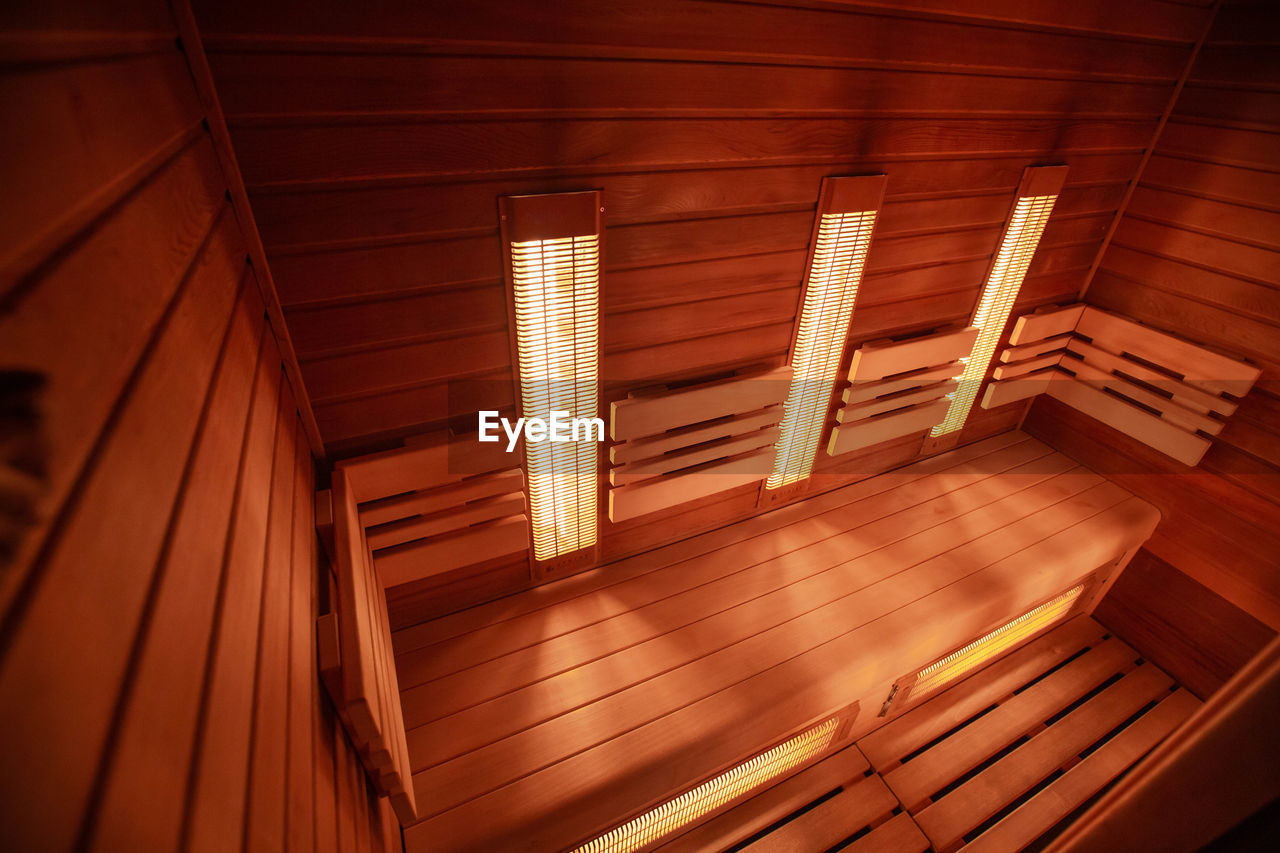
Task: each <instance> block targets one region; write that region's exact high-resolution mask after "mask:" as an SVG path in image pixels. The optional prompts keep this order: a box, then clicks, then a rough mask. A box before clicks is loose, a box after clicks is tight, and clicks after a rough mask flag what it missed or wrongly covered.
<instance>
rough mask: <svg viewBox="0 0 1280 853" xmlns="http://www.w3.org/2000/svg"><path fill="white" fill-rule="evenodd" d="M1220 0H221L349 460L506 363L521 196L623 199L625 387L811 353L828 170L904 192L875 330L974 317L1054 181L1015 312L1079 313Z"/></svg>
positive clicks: (888, 239)
mask: <svg viewBox="0 0 1280 853" xmlns="http://www.w3.org/2000/svg"><path fill="white" fill-rule="evenodd" d="M1209 5H1210V4H1209V2H1208V0H1206V2H1173V1H1172V0H1126V2H1115V0H1080V1H1079V2H1073V3H1058V2H1018V3H1010V2H1005V0H967V2H958V0H948V2H940V1H939V0H911V2H903V3H884V2H856V3H855V2H825V0H807V2H795V3H784V2H765V3H739V2H674V0H657V2H654V0H643V2H640V0H624V2H616V3H607V4H605V3H597V2H592V1H591V0H576V1H575V2H567V3H554V4H539V3H527V2H518V0H482V2H474V3H460V4H412V3H406V4H402V5H400V7H399V8H396V9H386V8H379V9H378V10H377V11H376V13H375V12H374V11H371V10H366V9H365V8H364V7H363V6H361V5H359V4H322V5H321V6H320V7H317V6H316V5H314V4H301V3H289V2H286V3H271V4H264V3H256V2H244V0H234V2H226V0H221V1H220V2H216V3H215V2H211V1H210V2H197V3H196V4H195V6H196V15H197V19H198V22H199V24H200V27H201V31H202V34H203V38H204V42H205V47H206V50H207V52H208V54H209V60H210V64H211V66H212V69H213V73H214V78H215V83H216V88H217V91H218V94H219V96H220V98H221V102H222V106H223V109H224V111H225V113H226V115H227V121H228V125H229V127H230V130H231V136H232V141H233V143H234V146H235V151H236V154H237V156H238V158H239V163H240V167H241V169H242V171H243V174H244V178H245V182H246V184H247V186H248V190H249V195H250V198H251V201H252V205H253V210H254V214H255V216H256V218H257V222H258V226H259V228H260V230H261V234H262V238H263V241H264V243H265V245H266V251H267V256H268V259H269V261H270V265H271V269H272V272H273V274H274V277H275V281H276V284H277V287H278V290H279V294H280V299H281V301H282V303H283V305H284V310H285V315H286V318H287V323H288V326H289V330H290V332H291V334H292V337H293V340H294V343H295V345H296V348H297V351H298V355H299V357H300V360H301V362H302V371H303V375H304V379H305V383H306V387H307V392H308V395H309V396H310V397H311V400H312V402H313V404H314V408H315V413H316V417H317V419H318V421H319V424H320V429H321V433H322V435H323V437H324V440H325V443H326V448H327V450H328V451H329V453H330V455H336V456H342V455H350V454H351V453H355V452H360V451H364V450H368V449H373V448H377V447H380V446H386V445H388V444H389V443H392V442H394V441H395V440H396V439H397V438H398V437H400V436H403V435H406V434H409V433H413V432H419V431H422V430H423V429H425V428H429V427H431V426H436V425H439V424H440V422H441V421H442V419H443V418H444V416H445V412H446V399H447V383H448V381H449V380H450V379H453V378H459V377H470V378H481V379H486V378H492V379H501V380H505V379H507V378H508V377H509V376H510V356H509V347H508V337H507V331H506V315H505V310H504V303H503V298H504V297H503V285H502V282H501V269H502V268H501V254H500V246H499V241H498V217H497V205H496V198H497V196H499V195H501V194H505V193H517V192H518V193H526V192H548V191H560V190H570V189H584V188H602V189H603V191H604V198H605V203H606V206H607V213H606V217H605V220H606V225H607V231H606V240H605V245H606V270H605V276H604V284H603V287H604V292H603V298H602V311H603V313H604V318H603V327H602V344H603V350H604V358H603V362H602V378H603V379H604V381H605V385H606V393H607V395H609V396H619V395H622V394H624V393H625V392H626V391H628V390H631V389H634V388H637V387H640V386H644V385H648V384H653V383H656V382H662V381H667V380H672V379H682V378H698V377H703V376H709V375H713V374H717V373H722V372H725V371H728V370H732V369H735V368H740V367H745V366H750V365H767V364H777V363H781V362H782V361H784V360H785V358H786V350H787V348H788V345H789V342H790V337H791V332H792V327H793V322H794V319H795V315H796V312H797V307H798V297H799V293H800V279H801V276H802V274H803V268H804V260H805V254H806V247H807V243H808V240H809V236H810V230H811V226H812V221H813V210H814V205H815V202H816V199H817V194H818V187H819V182H820V179H821V178H822V177H823V176H825V175H838V174H856V173H867V172H880V171H882V172H885V173H887V175H888V190H887V203H886V205H885V208H884V210H883V213H882V215H881V219H880V223H879V228H878V230H877V234H876V238H875V241H874V242H873V244H872V247H871V251H870V255H869V258H868V267H867V277H866V280H865V282H864V285H863V288H862V292H861V296H860V298H859V302H858V305H857V309H856V311H855V315H854V320H853V327H852V330H851V336H850V337H851V342H853V343H854V344H856V343H858V342H860V341H863V340H869V339H873V338H877V337H883V336H884V335H886V334H890V333H895V334H896V333H899V332H910V331H924V330H929V329H934V328H938V327H941V326H944V325H947V324H951V323H955V322H960V321H964V320H967V319H968V317H969V315H970V312H971V311H972V309H973V306H974V303H975V301H976V299H977V296H978V291H979V288H980V286H981V283H982V280H983V276H984V273H985V271H986V268H987V266H988V264H989V261H990V258H991V254H992V252H993V251H994V249H995V246H996V242H997V240H998V238H999V233H1000V228H1001V225H1002V222H1003V219H1004V217H1005V216H1006V214H1007V212H1008V208H1009V203H1010V199H1011V195H1012V192H1013V190H1014V188H1015V186H1016V185H1017V182H1018V179H1019V176H1020V174H1021V172H1022V169H1023V168H1024V167H1025V166H1027V165H1029V164H1035V163H1066V164H1068V165H1069V166H1070V172H1069V176H1068V184H1067V187H1066V189H1065V191H1064V192H1063V194H1062V196H1061V198H1060V200H1059V202H1058V206H1057V208H1056V209H1055V211H1054V215H1053V218H1052V220H1051V222H1050V224H1049V227H1048V229H1047V231H1046V233H1045V236H1044V240H1043V243H1042V246H1041V249H1040V251H1039V252H1038V253H1037V256H1036V259H1035V262H1034V263H1033V265H1032V268H1031V271H1030V274H1029V276H1028V279H1027V281H1026V283H1025V285H1024V287H1023V291H1022V297H1021V299H1020V305H1019V309H1021V308H1029V307H1033V306H1035V305H1038V304H1044V303H1049V302H1055V301H1063V300H1070V299H1073V298H1074V297H1075V296H1076V294H1077V293H1078V292H1079V290H1080V289H1081V287H1082V285H1083V284H1084V283H1085V281H1086V278H1087V273H1088V271H1089V270H1090V267H1091V265H1092V264H1093V263H1094V261H1095V259H1096V258H1097V257H1098V254H1099V251H1100V249H1101V248H1102V245H1103V239H1104V237H1105V235H1106V234H1107V232H1108V229H1109V228H1110V226H1111V224H1112V221H1113V219H1114V215H1115V212H1116V210H1117V208H1118V206H1119V205H1120V203H1121V201H1122V199H1123V198H1124V195H1125V190H1126V186H1127V184H1128V182H1129V181H1130V180H1131V179H1132V178H1133V177H1134V175H1135V173H1136V171H1137V169H1138V166H1139V163H1140V161H1141V159H1142V155H1143V152H1144V150H1145V149H1146V148H1147V147H1148V145H1149V143H1150V141H1151V139H1152V137H1153V133H1154V131H1155V130H1156V127H1157V123H1158V121H1159V119H1160V117H1161V115H1162V113H1163V112H1164V111H1165V109H1166V108H1167V106H1168V105H1169V102H1170V96H1171V95H1172V93H1173V90H1174V84H1175V81H1176V80H1177V78H1178V76H1179V75H1180V73H1181V72H1182V71H1183V70H1184V68H1185V67H1186V64H1187V61H1188V59H1189V57H1190V55H1191V52H1192V47H1193V44H1194V42H1195V41H1196V39H1197V38H1198V37H1199V36H1200V34H1201V33H1202V31H1203V29H1204V27H1205V24H1206V22H1207V21H1208V19H1209V15H1210V12H1211V10H1210V8H1209ZM1015 313H1016V311H1015ZM851 349H852V348H851ZM851 349H850V351H851ZM1015 408H1016V411H1013V412H1005V413H1001V412H996V413H994V414H986V413H984V414H983V415H975V418H977V417H995V418H997V419H1001V420H1000V423H1001V424H1002V426H1008V425H1011V424H1012V423H1013V422H1015V421H1016V420H1017V417H1018V416H1020V414H1021V410H1022V406H1017V407H1015Z"/></svg>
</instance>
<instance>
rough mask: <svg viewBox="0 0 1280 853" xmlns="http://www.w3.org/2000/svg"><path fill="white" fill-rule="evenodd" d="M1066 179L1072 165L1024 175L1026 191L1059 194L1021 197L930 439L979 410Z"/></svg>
mask: <svg viewBox="0 0 1280 853" xmlns="http://www.w3.org/2000/svg"><path fill="white" fill-rule="evenodd" d="M1065 176H1066V167H1062V166H1050V167H1041V168H1035V169H1028V170H1027V172H1026V174H1025V175H1024V177H1023V188H1024V189H1030V188H1032V187H1034V186H1035V185H1036V184H1041V185H1046V184H1047V185H1051V186H1053V190H1054V191H1053V192H1052V193H1042V194H1035V195H1033V194H1032V193H1031V192H1027V191H1024V192H1020V193H1019V198H1018V200H1017V202H1016V204H1015V205H1014V208H1013V214H1012V215H1011V216H1010V217H1009V224H1008V225H1007V226H1006V227H1005V230H1004V238H1003V239H1002V240H1001V241H1000V250H999V251H998V252H997V253H996V259H995V263H994V264H992V266H991V272H990V274H988V276H987V283H986V285H985V286H984V287H983V289H982V299H981V301H980V302H979V303H978V310H977V311H975V312H974V314H973V320H972V322H970V324H969V325H971V326H977V327H978V329H979V332H978V339H977V340H976V341H975V342H974V344H973V351H972V352H970V353H969V356H968V358H962V359H960V361H961V362H963V363H964V365H965V368H964V373H962V374H961V376H960V380H959V381H960V384H959V387H958V388H956V390H955V391H953V392H951V394H949V395H948V396H949V397H950V398H951V405H950V406H948V407H947V414H946V415H945V416H944V417H943V419H942V423H940V424H938V425H937V426H935V427H934V428H933V430H932V431H931V432H930V435H933V436H939V435H946V434H947V433H949V432H955V431H956V430H958V429H960V428H961V427H963V426H964V422H965V420H966V419H967V418H968V417H969V410H970V409H972V408H973V401H974V400H975V399H977V396H978V388H979V386H981V385H982V380H983V379H984V378H985V377H986V375H987V368H988V367H989V366H990V365H991V358H992V356H993V355H994V354H995V351H996V344H998V343H999V342H1000V334H1001V333H1002V332H1003V331H1004V327H1005V324H1007V323H1008V322H1009V313H1010V312H1011V311H1013V303H1014V302H1016V301H1017V299H1018V291H1019V290H1020V289H1021V288H1022V280H1023V279H1024V278H1025V277H1026V275H1027V268H1028V267H1029V266H1031V258H1032V256H1033V255H1035V252H1036V246H1038V245H1039V243H1040V235H1041V234H1043V233H1044V226H1045V223H1047V222H1048V221H1049V214H1050V213H1052V212H1053V203H1054V202H1055V201H1056V200H1057V198H1058V190H1059V189H1061V187H1062V182H1063V180H1064V179H1065Z"/></svg>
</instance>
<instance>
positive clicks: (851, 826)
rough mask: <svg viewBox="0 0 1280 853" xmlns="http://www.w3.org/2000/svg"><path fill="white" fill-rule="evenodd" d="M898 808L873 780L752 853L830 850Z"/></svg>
mask: <svg viewBox="0 0 1280 853" xmlns="http://www.w3.org/2000/svg"><path fill="white" fill-rule="evenodd" d="M897 805H898V801H897V800H895V799H894V797H893V794H891V793H890V792H889V789H888V788H886V787H885V784H884V782H882V781H881V780H880V777H879V776H870V777H868V778H866V779H864V780H862V781H861V782H857V783H855V784H853V785H850V786H849V787H847V788H844V789H843V790H841V791H840V792H839V793H838V794H836V795H835V796H834V797H832V798H830V799H828V800H823V801H822V802H821V803H819V804H818V805H816V806H814V807H813V808H811V809H809V810H808V811H806V812H804V813H803V814H801V815H800V816H799V817H797V818H795V819H793V820H791V821H788V822H787V823H785V824H783V825H782V826H780V827H778V828H777V829H775V830H774V831H773V832H770V833H769V834H768V835H766V836H765V837H764V838H761V839H760V840H759V841H756V842H754V843H752V844H749V845H748V846H747V847H746V848H744V849H746V850H750V851H751V853H771V851H776V853H784V851H794V853H810V851H813V850H826V849H827V848H829V847H833V846H835V845H836V844H839V843H840V842H841V841H844V840H845V839H846V838H848V837H849V836H850V835H853V834H854V833H855V832H858V831H859V830H862V829H864V828H866V826H867V824H869V823H871V822H872V821H873V820H875V819H876V818H878V817H881V816H883V815H885V814H888V813H889V812H890V811H892V810H893V809H894V808H896V807H897Z"/></svg>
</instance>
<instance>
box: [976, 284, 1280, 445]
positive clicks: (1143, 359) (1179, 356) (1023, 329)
mask: <svg viewBox="0 0 1280 853" xmlns="http://www.w3.org/2000/svg"><path fill="white" fill-rule="evenodd" d="M1009 344H1010V345H1009V346H1008V347H1006V348H1005V349H1004V350H1003V351H1002V352H1001V353H1000V363H999V364H998V365H996V367H995V369H994V370H993V371H992V379H993V380H994V381H992V382H991V383H990V384H989V385H988V386H987V391H986V393H985V394H984V395H983V400H982V406H983V408H988V409H989V408H995V407H997V406H1003V405H1006V404H1008V403H1011V402H1014V401H1017V400H1022V399H1026V398H1028V397H1033V396H1036V395H1038V394H1048V395H1049V396H1051V397H1053V398H1054V399H1056V400H1058V401H1059V402H1062V403H1065V404H1067V405H1068V406H1071V407H1072V408H1074V409H1077V410H1079V411H1081V412H1084V413H1085V414H1086V415H1089V416H1090V417H1092V418H1094V419H1096V420H1099V421H1102V422H1103V423H1105V424H1107V425H1108V426H1111V427H1113V428H1115V429H1117V430H1119V431H1120V432H1123V433H1125V434H1127V435H1130V436H1132V437H1133V438H1136V439H1137V440H1138V441H1141V442H1143V443H1144V444H1147V445H1149V446H1151V447H1153V448H1155V449H1156V450H1159V451H1160V452H1161V453H1164V454H1165V455H1167V456H1171V457H1173V458H1174V459H1177V460H1178V461H1180V462H1183V463H1185V464H1187V465H1197V464H1199V462H1200V460H1201V458H1203V457H1204V454H1205V451H1207V450H1208V449H1209V445H1210V440H1211V438H1210V437H1211V436H1215V435H1217V434H1218V433H1220V432H1222V428H1223V426H1224V424H1225V423H1226V419H1227V418H1228V417H1230V416H1231V415H1232V414H1233V413H1234V412H1235V410H1236V408H1237V404H1236V402H1235V401H1236V400H1237V399H1239V398H1240V397H1243V396H1245V395H1246V394H1248V393H1249V390H1250V389H1251V388H1252V387H1253V384H1254V383H1255V382H1256V381H1257V379H1258V377H1259V376H1260V375H1261V371H1260V370H1259V368H1257V367H1255V366H1253V365H1251V364H1248V363H1246V362H1243V361H1240V360H1238V359H1234V358H1230V357H1228V356H1225V355H1222V354H1221V353H1217V352H1213V351H1211V350H1208V349H1205V348H1204V347H1201V346H1198V345H1196V344H1193V343H1191V342H1190V341H1184V340H1182V339H1180V338H1176V337H1174V336H1173V335H1169V334H1166V333H1164V332H1160V331H1157V330H1155V329H1152V328H1149V327H1148V326H1144V325H1142V324H1141V323H1137V322H1135V321H1133V320H1130V319H1128V318H1126V317H1121V316H1119V315H1116V314H1111V313H1108V312H1106V311H1103V310H1101V309H1099V308H1094V307H1093V306H1091V305H1069V306H1067V307H1065V308H1060V309H1056V310H1043V311H1040V312H1037V313H1033V314H1027V315H1025V316H1022V317H1019V318H1018V321H1017V323H1016V324H1015V326H1014V328H1013V332H1012V333H1011V334H1010V336H1009Z"/></svg>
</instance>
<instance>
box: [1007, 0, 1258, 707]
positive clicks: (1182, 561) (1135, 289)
mask: <svg viewBox="0 0 1280 853" xmlns="http://www.w3.org/2000/svg"><path fill="white" fill-rule="evenodd" d="M1278 23H1280V21H1278V19H1277V18H1276V16H1275V14H1274V10H1273V9H1271V8H1270V4H1254V3H1248V2H1227V3H1225V4H1224V5H1223V6H1222V8H1221V10H1220V11H1219V13H1218V16H1217V18H1216V19H1215V21H1214V24H1213V27H1212V29H1211V30H1210V32H1209V35H1208V37H1207V39H1206V41H1205V44H1204V47H1203V49H1202V50H1201V51H1200V53H1199V55H1198V57H1197V59H1196V62H1195V64H1194V65H1193V66H1192V67H1191V69H1190V74H1189V76H1188V80H1187V84H1186V86H1185V87H1184V88H1183V90H1182V92H1181V94H1180V96H1179V99H1178V101H1177V103H1176V104H1175V106H1174V109H1173V111H1172V113H1171V115H1170V119H1169V123H1168V125H1167V126H1166V127H1165V129H1164V131H1163V133H1162V134H1161V136H1160V138H1159V140H1158V141H1157V144H1156V147H1155V149H1154V151H1153V155H1152V157H1151V160H1150V162H1149V163H1148V164H1147V166H1146V168H1145V169H1144V171H1143V172H1142V174H1141V176H1140V180H1139V182H1138V185H1137V187H1136V188H1135V190H1134V193H1133V196H1132V198H1131V200H1130V202H1129V204H1128V206H1127V207H1126V209H1125V210H1124V213H1123V217H1122V219H1121V220H1120V223H1119V226H1118V227H1117V228H1116V231H1115V234H1114V236H1113V238H1112V240H1111V242H1110V243H1109V245H1108V246H1107V249H1106V252H1105V254H1104V255H1103V256H1102V258H1101V262H1100V264H1099V268H1098V271H1097V274H1096V275H1095V276H1094V278H1093V280H1092V282H1091V283H1090V284H1089V286H1088V289H1087V291H1086V293H1085V301H1087V302H1089V303H1091V304H1094V305H1098V306H1099V307H1102V308H1106V309H1108V310H1111V311H1115V312H1117V313H1120V314H1124V315H1125V316H1128V317H1131V318H1133V319H1135V320H1139V321H1141V322H1143V323H1147V324H1149V325H1151V326H1153V327H1156V328H1159V329H1163V330H1166V331H1169V332H1173V333H1174V334H1177V335H1181V336H1183V337H1186V338H1189V339H1191V340H1193V341H1196V342H1198V343H1201V344H1203V345H1206V346H1208V347H1210V348H1213V349H1217V350H1220V351H1221V352H1223V353H1226V354H1229V355H1233V356H1235V357H1237V358H1244V359H1246V360H1249V361H1252V362H1253V363H1254V364H1256V365H1258V366H1259V367H1261V368H1262V371H1263V373H1262V378H1261V379H1260V380H1259V382H1258V384H1257V385H1256V386H1255V387H1254V390H1253V391H1252V392H1251V393H1250V394H1249V396H1248V397H1246V398H1245V399H1244V401H1243V402H1242V404H1241V406H1240V410H1239V413H1238V414H1237V415H1236V416H1234V417H1233V419H1232V421H1231V422H1229V425H1228V426H1227V427H1226V428H1225V429H1224V430H1223V431H1222V433H1221V434H1220V435H1219V436H1217V437H1216V438H1215V439H1214V443H1213V447H1212V448H1211V449H1210V450H1209V452H1208V454H1207V455H1206V456H1205V458H1204V460H1203V461H1202V462H1201V464H1200V465H1199V466H1198V467H1197V468H1196V469H1188V468H1186V467H1185V466H1181V465H1178V464H1177V463H1173V462H1170V461H1168V460H1161V459H1159V458H1158V457H1157V455H1155V454H1152V453H1150V452H1149V451H1146V450H1144V449H1142V448H1141V447H1140V446H1139V445H1136V444H1135V443H1134V442H1131V441H1129V440H1127V439H1124V438H1123V437H1122V436H1119V435H1118V434H1117V433H1115V432H1114V431H1113V430H1110V429H1108V428H1106V427H1103V426H1101V425H1099V424H1097V423H1096V422H1095V421H1092V420H1089V419H1087V418H1082V417H1079V416H1078V415H1076V413H1073V412H1070V411H1069V410H1066V409H1065V407H1062V406H1060V405H1058V404H1056V403H1054V402H1052V401H1048V400H1037V401H1036V403H1035V404H1034V405H1033V407H1032V409H1031V413H1030V415H1029V416H1028V418H1027V422H1026V426H1027V429H1028V430H1029V431H1030V432H1032V434H1034V435H1037V436H1040V437H1042V438H1044V439H1045V440H1047V441H1049V442H1050V443H1052V444H1053V445H1054V446H1056V447H1061V448H1063V449H1065V450H1067V452H1069V453H1072V454H1073V455H1075V456H1076V457H1077V458H1079V459H1080V460H1081V461H1083V462H1085V463H1086V464H1090V465H1092V466H1093V467H1094V468H1095V469H1096V470H1098V471H1101V472H1102V473H1104V474H1108V475H1109V476H1112V477H1113V478H1114V479H1116V480H1117V481H1118V482H1123V483H1125V484H1126V485H1127V486H1128V487H1129V488H1131V489H1132V490H1133V491H1134V492H1135V493H1138V494H1143V495H1145V496H1146V497H1147V499H1148V500H1150V501H1152V502H1153V503H1156V504H1157V505H1158V506H1160V507H1161V509H1162V510H1163V511H1164V515H1165V517H1164V521H1163V522H1162V523H1161V525H1160V527H1159V529H1158V530H1157V531H1156V534H1155V536H1154V537H1153V538H1152V540H1151V541H1150V542H1149V543H1148V544H1147V549H1146V550H1147V552H1148V553H1147V554H1144V555H1140V559H1139V560H1136V561H1135V564H1136V565H1138V566H1143V567H1146V568H1145V569H1143V570H1141V571H1139V572H1137V573H1135V574H1134V576H1133V577H1132V578H1130V582H1128V583H1125V584H1121V585H1119V586H1117V588H1116V589H1115V590H1114V591H1113V592H1112V593H1111V594H1110V596H1109V597H1108V600H1107V602H1106V604H1105V606H1104V607H1103V608H1102V609H1101V610H1100V611H1099V613H1100V618H1102V619H1103V621H1104V622H1105V623H1106V624H1107V625H1108V626H1109V627H1111V628H1112V629H1113V630H1115V631H1116V632H1117V633H1118V634H1120V635H1121V636H1122V637H1124V638H1125V639H1126V640H1128V641H1129V642H1131V643H1133V644H1134V645H1135V646H1137V648H1138V649H1139V650H1140V651H1142V652H1143V653H1144V654H1147V655H1149V656H1151V657H1152V658H1153V659H1156V660H1159V661H1161V663H1162V665H1167V666H1169V668H1170V672H1173V673H1174V674H1175V676H1177V677H1179V679H1180V680H1182V681H1184V683H1186V684H1187V685H1188V686H1190V687H1192V689H1195V690H1197V692H1199V693H1200V694H1201V695H1205V694H1206V693H1207V692H1208V691H1211V690H1213V689H1214V688H1216V687H1217V686H1218V685H1220V684H1222V683H1223V681H1224V680H1225V679H1226V678H1228V677H1229V676H1230V675H1231V674H1232V673H1233V672H1235V670H1236V669H1237V668H1238V667H1239V666H1240V665H1241V664H1242V663H1243V662H1244V660H1246V659H1247V657H1248V656H1249V654H1251V653H1252V652H1255V651H1257V650H1258V649H1259V648H1261V646H1262V645H1263V644H1264V643H1265V642H1266V640H1267V639H1268V638H1269V636H1270V635H1271V634H1272V633H1273V632H1275V631H1276V630H1280V560H1278V559H1277V555H1280V539H1277V538H1276V531H1277V530H1280V425H1278V424H1280V422H1278V421H1277V420H1276V417H1275V413H1276V412H1277V410H1280V396H1278V395H1280V385H1278V384H1277V380H1278V379H1280V276H1277V270H1278V269H1280V230H1278V228H1280V159H1277V157H1276V151H1277V150H1280V148H1278V147H1277V145H1276V140H1277V138H1278V137H1277V134H1280V102H1278V101H1277V99H1276V97H1275V92H1274V89H1275V85H1276V80H1277V79H1278V77H1277V75H1280V47H1277V45H1278V44H1280V26H1278ZM1237 420H1238V422H1237ZM1237 626H1238V627H1239V630H1236V627H1237ZM1171 650H1181V654H1180V655H1179V660H1173V659H1171Z"/></svg>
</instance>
